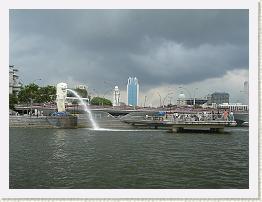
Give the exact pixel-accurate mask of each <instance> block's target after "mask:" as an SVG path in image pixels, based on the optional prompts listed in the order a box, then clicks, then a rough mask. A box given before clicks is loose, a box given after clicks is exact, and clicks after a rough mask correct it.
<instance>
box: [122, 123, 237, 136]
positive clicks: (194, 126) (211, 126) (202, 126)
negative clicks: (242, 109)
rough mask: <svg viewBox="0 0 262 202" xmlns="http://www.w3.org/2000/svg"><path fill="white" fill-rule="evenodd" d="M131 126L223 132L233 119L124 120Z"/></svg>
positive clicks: (180, 130) (175, 131) (233, 124)
mask: <svg viewBox="0 0 262 202" xmlns="http://www.w3.org/2000/svg"><path fill="white" fill-rule="evenodd" d="M124 122H125V123H128V124H131V125H133V126H148V127H154V128H155V129H158V128H159V127H164V128H166V129H169V130H171V131H172V132H174V133H177V132H182V131H185V130H196V131H201V130H205V131H206V130H209V131H210V132H219V133H222V132H224V128H225V127H226V126H235V125H236V122H235V121H216V120H212V121H168V120H124Z"/></svg>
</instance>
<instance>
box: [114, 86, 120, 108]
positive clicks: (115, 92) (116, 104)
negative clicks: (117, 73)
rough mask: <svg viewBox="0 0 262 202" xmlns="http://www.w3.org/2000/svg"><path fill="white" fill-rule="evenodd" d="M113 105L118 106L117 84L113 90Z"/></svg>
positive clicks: (118, 93) (118, 92)
mask: <svg viewBox="0 0 262 202" xmlns="http://www.w3.org/2000/svg"><path fill="white" fill-rule="evenodd" d="M113 106H114V107H115V106H120V91H119V88H118V86H115V88H114V91H113Z"/></svg>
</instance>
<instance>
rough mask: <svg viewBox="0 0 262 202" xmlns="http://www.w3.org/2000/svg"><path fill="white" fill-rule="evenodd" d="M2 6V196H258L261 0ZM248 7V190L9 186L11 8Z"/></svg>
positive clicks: (42, 1) (26, 0) (44, 1)
mask: <svg viewBox="0 0 262 202" xmlns="http://www.w3.org/2000/svg"><path fill="white" fill-rule="evenodd" d="M1 4H2V5H1V6H0V22H1V28H0V31H1V32H0V33H1V35H0V36H1V37H0V44H1V46H0V53H1V54H0V58H1V59H0V65H1V68H0V69H1V74H0V80H1V84H2V94H3V95H5V96H4V99H2V100H1V106H0V107H1V112H2V116H1V121H0V123H1V129H2V131H3V132H1V134H0V149H1V150H0V162H1V172H0V197H3V198H97V199H98V198H100V199H104V198H125V199H127V198H135V199H138V198H151V199H152V198H158V199H168V198H169V199H170V198H176V199H179V198H190V199H192V198H198V199H200V198H201V199H202V198H207V199H212V198H213V199H214V198H220V199H221V198H230V199H241V198H249V199H251V198H252V199H256V198H258V197H259V190H258V188H259V186H258V143H259V141H258V140H259V139H258V111H259V108H258V74H259V72H258V1H256V0H249V1H246V0H238V1H228V0H220V1H210V0H209V1H208V0H198V1H194V0H184V1H177V0H176V1H174V0H173V1H172V0H161V1H157V2H153V1H150V2H149V1H148V2H147V1H139V0H133V1H131V0H128V1H121V0H107V1H102V0H98V1H84V0H83V1H80V0H74V1H70V2H69V1H67V2H65V1H63V2H62V1H56V2H54V1H52V0H38V1H35V0H23V1H21V0H12V1H6V2H5V3H1ZM85 8H86V9H249V103H250V107H249V110H250V111H249V113H250V117H249V123H250V124H249V189H70V190H69V189H9V155H8V154H9V120H8V117H7V116H8V114H9V113H8V107H7V106H8V94H9V93H8V87H7V86H8V77H7V75H8V68H7V66H9V60H8V59H9V9H85Z"/></svg>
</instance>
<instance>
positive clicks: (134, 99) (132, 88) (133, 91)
mask: <svg viewBox="0 0 262 202" xmlns="http://www.w3.org/2000/svg"><path fill="white" fill-rule="evenodd" d="M138 97H139V84H138V80H137V78H136V77H134V78H133V77H129V78H128V80H127V104H128V105H131V106H137V105H138Z"/></svg>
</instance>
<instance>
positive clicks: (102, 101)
mask: <svg viewBox="0 0 262 202" xmlns="http://www.w3.org/2000/svg"><path fill="white" fill-rule="evenodd" d="M91 104H92V105H109V106H112V102H111V101H110V100H108V99H106V98H101V97H93V98H92V100H91Z"/></svg>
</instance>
